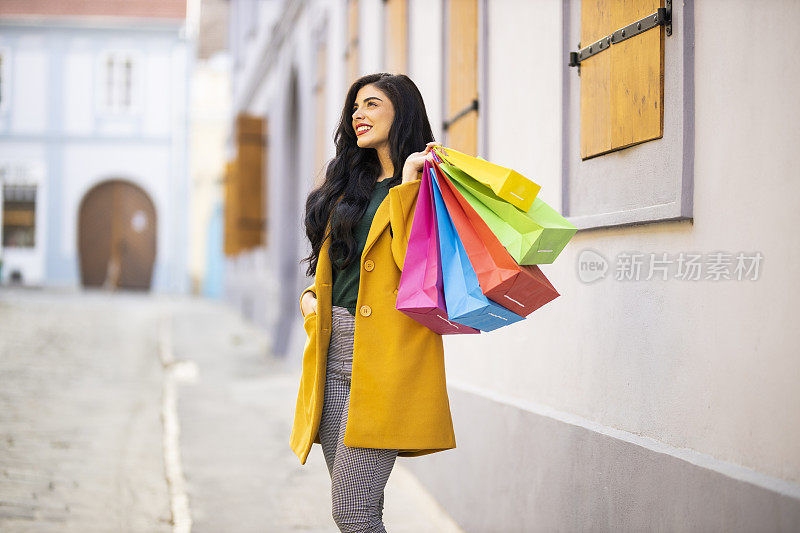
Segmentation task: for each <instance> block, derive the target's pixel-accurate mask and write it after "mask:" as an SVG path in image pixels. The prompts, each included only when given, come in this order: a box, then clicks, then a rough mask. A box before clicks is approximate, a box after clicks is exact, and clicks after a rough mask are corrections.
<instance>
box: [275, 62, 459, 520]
mask: <svg viewBox="0 0 800 533" xmlns="http://www.w3.org/2000/svg"><path fill="white" fill-rule="evenodd" d="M335 143H336V155H335V157H334V158H333V160H332V161H331V162H330V163H329V164H328V167H327V170H326V175H325V181H324V182H323V184H322V185H321V186H320V187H319V188H317V189H316V190H314V191H312V192H311V193H310V194H309V196H308V200H307V202H306V215H305V225H306V235H307V236H308V239H309V241H310V242H311V250H312V251H311V254H310V255H309V256H308V257H307V258H305V259H304V261H307V262H308V263H309V265H308V269H307V275H309V276H310V275H314V283H313V284H312V285H311V286H310V287H308V288H307V289H305V290H304V291H303V293H302V294H301V297H300V307H301V314H302V315H303V326H304V328H305V331H306V333H307V334H308V341H307V343H306V346H305V351H304V354H303V368H302V376H301V381H300V390H299V393H298V396H297V405H296V408H295V414H294V423H293V427H292V433H291V436H290V445H291V447H292V449H293V450H294V452H295V453H296V454H297V456H298V458H300V462H301V464H305V461H306V458H307V457H308V453H309V451H310V449H311V446H312V444H313V443H315V442H317V443H320V444H321V445H322V451H323V454H324V456H325V461H326V463H327V466H328V471H329V472H330V475H331V491H332V502H333V505H332V507H333V518H334V520H335V522H336V524H337V525H338V526H339V529H340V530H341V531H385V529H384V526H383V522H382V514H383V491H384V487H385V486H386V482H387V480H388V477H389V474H390V473H391V470H392V467H393V465H394V461H395V458H396V457H397V456H398V455H399V456H407V457H414V456H419V455H425V454H429V453H434V452H438V451H442V450H447V449H451V448H455V446H456V443H455V435H454V433H453V424H452V419H451V415H450V405H449V401H448V398H447V389H446V384H445V373H444V350H443V344H442V337H441V335H439V334H437V333H435V332H433V331H431V330H430V329H428V328H427V327H425V326H423V325H421V324H420V323H418V322H416V321H414V320H413V319H411V318H409V317H408V316H406V315H405V314H403V313H401V312H400V311H398V310H397V309H396V308H395V303H396V298H397V287H398V284H399V282H400V274H401V270H402V267H403V261H404V259H405V252H406V247H407V245H408V235H409V231H410V228H411V222H412V220H413V216H414V209H415V207H416V199H417V193H418V192H419V185H420V181H419V178H420V172H421V170H422V167H423V164H424V162H425V160H426V159H432V157H433V154H432V153H431V148H432V147H433V145H435V144H438V143H435V142H433V134H432V133H431V127H430V124H429V122H428V117H427V115H426V112H425V104H424V102H423V100H422V96H421V95H420V93H419V90H418V89H417V87H416V85H414V83H413V82H412V81H411V80H410V79H409V78H408V77H407V76H404V75H390V74H386V73H381V74H372V75H369V76H364V77H362V78H360V79H358V80H357V81H356V82H355V83H353V85H352V86H351V87H350V89H349V91H348V92H347V97H346V99H345V106H344V110H343V111H342V116H341V120H340V122H339V126H338V129H337V131H336V134H335Z"/></svg>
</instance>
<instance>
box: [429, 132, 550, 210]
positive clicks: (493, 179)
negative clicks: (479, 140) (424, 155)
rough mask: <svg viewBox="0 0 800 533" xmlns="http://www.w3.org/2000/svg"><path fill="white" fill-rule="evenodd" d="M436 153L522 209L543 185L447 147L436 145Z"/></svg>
mask: <svg viewBox="0 0 800 533" xmlns="http://www.w3.org/2000/svg"><path fill="white" fill-rule="evenodd" d="M434 151H435V153H436V155H438V156H439V157H440V158H441V159H444V161H445V162H447V163H449V164H451V165H453V166H455V167H457V168H459V169H460V170H461V171H463V172H465V173H466V174H468V175H469V176H471V177H472V178H473V179H475V180H477V181H479V182H480V183H483V184H484V185H486V186H488V187H489V188H490V189H491V190H492V191H494V193H495V194H496V195H497V196H498V197H499V198H502V199H503V200H505V201H507V202H508V203H510V204H511V205H513V206H516V207H518V208H519V209H521V210H522V211H527V210H528V209H530V207H531V205H533V201H534V200H535V199H536V195H537V194H539V190H540V189H541V186H539V185H537V184H536V183H534V182H532V181H531V180H529V179H528V178H526V177H525V176H523V175H522V174H520V173H518V172H516V171H514V170H511V169H510V168H506V167H501V166H500V165H497V164H495V163H490V162H489V161H486V160H485V159H479V158H477V157H472V156H469V155H467V154H464V153H461V152H459V151H457V150H453V149H452V148H447V147H444V146H442V147H439V146H436V147H434Z"/></svg>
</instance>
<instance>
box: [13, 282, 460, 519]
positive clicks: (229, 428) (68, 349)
mask: <svg viewBox="0 0 800 533" xmlns="http://www.w3.org/2000/svg"><path fill="white" fill-rule="evenodd" d="M164 345H166V346H167V348H168V350H169V352H170V356H171V357H173V358H174V360H175V362H176V364H174V365H171V366H172V370H171V371H172V377H174V380H175V383H176V385H175V389H176V397H177V401H176V409H174V410H175V413H176V414H177V421H178V423H179V425H180V430H179V433H176V434H175V435H174V437H175V439H176V443H177V442H178V439H179V443H180V454H175V455H176V456H177V460H178V462H179V463H180V466H182V473H183V477H184V478H185V486H184V485H180V486H179V485H176V484H174V483H173V484H172V485H171V484H170V483H168V482H167V477H168V473H169V471H170V468H169V461H167V462H165V451H166V456H167V457H169V456H170V454H169V449H168V446H165V444H164V443H165V442H166V441H169V437H170V435H169V433H170V432H169V431H166V432H165V427H168V426H169V424H167V426H165V425H164V424H163V420H162V411H163V410H165V405H167V404H165V403H164V398H165V397H166V396H168V395H167V394H166V392H164V391H167V390H168V389H166V388H164V387H165V383H168V381H165V379H166V377H167V375H168V374H167V372H168V371H167V370H165V367H164V365H162V360H161V357H160V354H161V355H163V351H164V349H165V348H164ZM268 345H269V343H268V339H267V338H266V336H265V335H264V333H263V332H262V331H261V330H260V329H258V328H256V327H255V326H253V325H251V324H249V323H246V322H245V321H243V320H242V319H241V318H240V317H239V316H238V314H237V313H236V312H235V311H233V310H231V309H230V308H228V307H227V306H226V305H225V304H223V303H219V302H213V301H207V300H203V299H197V298H191V297H167V296H149V295H144V294H136V293H116V294H108V293H103V292H86V293H78V292H71V291H56V290H44V291H43V290H32V289H27V290H23V289H13V290H8V289H3V291H2V292H0V372H1V373H2V383H3V386H2V387H0V437H1V440H0V476H1V477H0V530H2V531H15V532H16V531H36V532H39V531H42V532H46V531H59V532H62V531H65V532H72V531H74V532H90V531H103V532H117V531H135V532H139V531H141V532H160V531H164V532H166V531H172V530H173V526H172V524H171V521H172V516H173V513H175V512H176V510H177V511H180V510H181V507H180V505H176V501H178V502H180V496H181V495H182V494H183V492H184V491H185V494H183V495H185V496H186V499H185V501H186V502H187V503H186V506H185V511H186V513H187V517H188V518H190V520H191V523H190V524H191V530H192V531H198V532H215V533H216V532H272V531H277V532H281V531H298V530H302V531H319V532H323V531H325V532H328V531H329V532H335V531H337V529H336V527H335V525H334V523H333V520H332V518H331V515H330V478H329V477H328V472H327V469H326V468H325V463H324V460H323V457H322V452H321V449H320V448H319V445H315V446H314V448H313V449H312V452H311V455H310V456H309V458H308V462H307V463H306V465H303V466H301V465H300V463H299V461H298V460H297V458H296V457H295V455H294V454H293V453H292V451H291V450H290V448H289V446H288V434H289V430H290V426H291V424H290V422H291V416H292V413H293V408H294V402H295V399H296V394H297V389H296V387H297V370H296V369H294V367H293V366H292V364H291V363H288V364H287V363H284V362H281V361H276V360H274V359H271V358H270V357H269V356H268V355H267V350H268ZM165 435H166V437H167V438H166V439H165ZM171 481H173V480H171ZM384 520H385V522H386V524H387V529H388V530H390V531H393V532H412V531H413V532H427V531H430V532H447V531H460V530H459V529H458V528H457V527H456V526H455V525H454V524H453V523H452V522H451V521H450V520H449V518H448V517H447V516H445V515H444V514H443V513H442V512H441V510H440V508H439V507H438V505H437V504H436V503H435V502H434V501H433V500H432V499H431V498H430V496H429V495H428V494H427V492H425V491H424V490H423V488H422V487H421V486H420V485H419V484H418V483H417V481H416V479H415V478H414V477H413V476H412V475H411V474H410V473H409V472H408V471H407V470H406V469H405V468H404V467H403V465H402V459H400V460H398V461H397V463H396V464H395V467H394V470H393V472H392V475H391V477H390V479H389V483H388V485H387V488H386V508H385V510H384ZM177 530H178V528H176V531H177ZM184 530H188V529H184Z"/></svg>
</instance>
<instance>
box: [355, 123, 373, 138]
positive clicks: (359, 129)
mask: <svg viewBox="0 0 800 533" xmlns="http://www.w3.org/2000/svg"><path fill="white" fill-rule="evenodd" d="M371 129H372V126H370V125H369V124H364V123H363V122H362V123H359V124H356V135H363V134H364V133H366V132H368V131H369V130H371Z"/></svg>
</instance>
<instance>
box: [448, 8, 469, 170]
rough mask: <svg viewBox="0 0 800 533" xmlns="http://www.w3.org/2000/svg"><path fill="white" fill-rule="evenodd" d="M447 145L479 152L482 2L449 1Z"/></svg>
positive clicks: (460, 149)
mask: <svg viewBox="0 0 800 533" xmlns="http://www.w3.org/2000/svg"><path fill="white" fill-rule="evenodd" d="M444 24H445V36H446V38H445V43H446V44H445V72H446V73H447V78H446V82H445V95H446V96H445V110H446V113H445V114H446V117H447V118H446V119H445V121H444V124H443V129H444V133H445V142H444V144H446V145H447V146H450V147H452V148H455V149H456V150H459V151H462V152H464V153H467V154H477V153H478V0H445V16H444Z"/></svg>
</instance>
